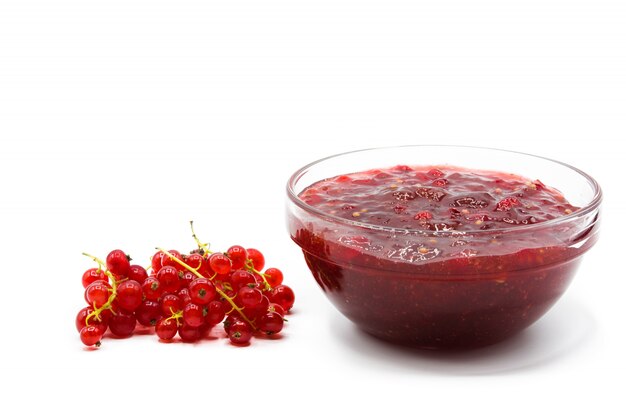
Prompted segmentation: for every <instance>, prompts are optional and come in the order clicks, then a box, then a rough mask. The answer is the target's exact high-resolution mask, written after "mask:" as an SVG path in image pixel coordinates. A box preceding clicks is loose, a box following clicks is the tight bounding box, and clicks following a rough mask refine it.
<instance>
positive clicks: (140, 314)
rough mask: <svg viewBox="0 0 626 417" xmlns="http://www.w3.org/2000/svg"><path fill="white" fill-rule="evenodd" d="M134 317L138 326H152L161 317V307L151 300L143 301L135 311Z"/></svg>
mask: <svg viewBox="0 0 626 417" xmlns="http://www.w3.org/2000/svg"><path fill="white" fill-rule="evenodd" d="M135 317H136V318H137V321H138V322H139V324H141V325H143V326H154V325H156V324H157V322H158V321H159V320H160V319H161V317H163V314H161V305H160V304H159V303H158V302H156V301H152V300H143V301H142V302H141V305H140V306H139V307H138V308H137V310H135Z"/></svg>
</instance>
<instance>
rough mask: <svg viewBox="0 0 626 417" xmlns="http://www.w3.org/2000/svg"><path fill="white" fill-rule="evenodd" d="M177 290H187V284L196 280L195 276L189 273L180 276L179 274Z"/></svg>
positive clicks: (184, 272) (185, 272)
mask: <svg viewBox="0 0 626 417" xmlns="http://www.w3.org/2000/svg"><path fill="white" fill-rule="evenodd" d="M178 276H179V277H180V278H179V282H178V284H179V288H187V287H189V284H191V282H192V281H193V280H194V279H196V275H195V274H194V273H193V272H191V271H183V273H182V275H181V274H180V273H179V274H178Z"/></svg>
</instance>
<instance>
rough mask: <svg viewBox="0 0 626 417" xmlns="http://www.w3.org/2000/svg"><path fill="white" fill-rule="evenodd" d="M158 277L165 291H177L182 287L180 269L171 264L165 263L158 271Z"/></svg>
mask: <svg viewBox="0 0 626 417" xmlns="http://www.w3.org/2000/svg"><path fill="white" fill-rule="evenodd" d="M157 279H158V280H159V282H160V283H161V286H162V287H163V292H164V293H176V292H177V291H178V289H179V288H180V282H179V281H180V279H179V278H178V269H176V268H175V267H173V266H171V265H164V266H163V267H162V268H161V269H160V270H159V272H158V273H157Z"/></svg>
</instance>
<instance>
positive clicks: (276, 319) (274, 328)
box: [257, 312, 285, 336]
mask: <svg viewBox="0 0 626 417" xmlns="http://www.w3.org/2000/svg"><path fill="white" fill-rule="evenodd" d="M257 323H258V327H259V330H260V331H262V332H263V333H265V334H266V335H268V336H269V335H273V334H276V333H279V332H280V331H281V330H282V329H283V325H284V323H285V321H284V320H283V317H282V316H281V315H280V314H278V313H271V312H268V313H265V314H263V315H262V316H261V317H259V319H258V321H257Z"/></svg>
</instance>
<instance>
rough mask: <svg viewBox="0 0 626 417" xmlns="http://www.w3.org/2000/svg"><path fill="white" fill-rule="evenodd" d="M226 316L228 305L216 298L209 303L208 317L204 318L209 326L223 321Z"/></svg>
mask: <svg viewBox="0 0 626 417" xmlns="http://www.w3.org/2000/svg"><path fill="white" fill-rule="evenodd" d="M225 316H226V307H225V306H224V303H223V302H221V301H217V300H215V301H211V302H210V303H209V304H208V305H207V314H206V317H205V318H204V321H205V323H206V324H208V325H209V326H215V325H217V324H219V323H221V322H222V320H224V317H225Z"/></svg>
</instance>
